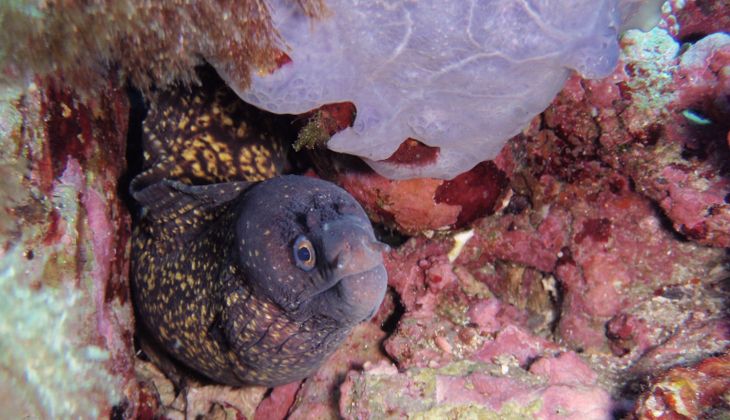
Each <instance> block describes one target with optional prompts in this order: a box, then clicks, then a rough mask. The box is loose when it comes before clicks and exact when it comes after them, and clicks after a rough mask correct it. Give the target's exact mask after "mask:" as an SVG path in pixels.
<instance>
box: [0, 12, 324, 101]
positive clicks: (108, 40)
mask: <svg viewBox="0 0 730 420" xmlns="http://www.w3.org/2000/svg"><path fill="white" fill-rule="evenodd" d="M291 3H292V5H293V6H294V7H296V8H298V10H301V11H302V13H304V15H306V16H308V17H316V16H320V15H322V14H323V12H324V5H323V2H322V1H321V0H298V1H295V0H292V1H291ZM0 25H1V26H2V27H3V31H2V32H0V68H2V69H3V73H2V75H0V80H4V81H8V80H10V81H16V80H20V81H21V83H22V81H24V80H25V79H26V78H27V77H28V75H27V74H26V73H25V72H26V71H27V70H32V71H33V72H34V73H36V74H41V75H45V74H53V75H61V77H62V78H63V80H64V81H65V83H66V84H67V85H69V86H72V87H74V88H76V89H78V90H79V91H80V92H81V93H83V94H92V93H93V92H94V90H95V89H97V88H100V87H102V86H103V85H104V84H105V81H106V80H107V77H109V75H110V74H111V75H112V76H113V77H119V80H124V79H125V78H129V79H131V81H132V83H133V84H134V85H135V86H137V87H138V88H145V89H146V88H149V87H150V86H151V85H154V84H156V85H167V84H170V83H171V82H174V81H179V80H182V81H187V82H189V81H191V80H193V79H194V78H195V72H194V66H196V65H198V64H201V63H202V58H203V57H205V58H206V59H208V60H215V61H216V62H219V63H221V66H222V67H223V68H224V69H226V71H227V72H228V73H229V74H230V75H231V77H234V78H235V79H236V81H237V82H238V83H240V84H243V85H245V84H247V83H248V80H249V73H250V72H251V71H258V70H260V69H270V68H273V67H275V63H276V59H277V58H278V56H279V54H280V51H281V42H280V39H279V38H278V36H277V34H276V32H275V31H274V30H273V28H272V26H271V20H270V16H269V11H268V7H267V5H266V3H265V2H264V1H263V0H245V1H235V2H226V1H215V2H207V1H190V2H183V3H180V2H148V1H141V0H92V1H60V0H51V1H45V0H43V1H40V0H23V1H3V2H2V3H0ZM92 96H93V95H92Z"/></svg>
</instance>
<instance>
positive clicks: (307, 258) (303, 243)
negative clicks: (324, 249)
mask: <svg viewBox="0 0 730 420" xmlns="http://www.w3.org/2000/svg"><path fill="white" fill-rule="evenodd" d="M294 261H295V262H296V264H297V267H299V268H301V269H302V270H304V271H309V270H311V269H313V268H314V263H315V262H316V256H315V254H314V245H312V242H310V240H309V239H307V237H306V236H304V235H302V236H300V237H298V238H297V240H296V241H294Z"/></svg>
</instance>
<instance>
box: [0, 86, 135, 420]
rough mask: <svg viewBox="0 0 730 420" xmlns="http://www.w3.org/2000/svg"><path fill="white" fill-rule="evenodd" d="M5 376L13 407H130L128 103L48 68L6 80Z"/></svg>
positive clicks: (92, 410)
mask: <svg viewBox="0 0 730 420" xmlns="http://www.w3.org/2000/svg"><path fill="white" fill-rule="evenodd" d="M0 109H1V111H0V114H1V115H2V117H1V118H2V123H1V126H2V136H0V142H2V148H0V150H2V152H0V154H1V157H0V161H2V167H3V173H4V174H5V175H6V177H4V181H3V188H2V190H1V191H0V194H2V200H1V201H2V209H1V210H0V219H1V220H2V223H1V225H2V231H1V232H0V233H1V237H0V267H2V268H1V269H0V270H1V273H2V274H0V288H2V304H1V305H0V307H1V308H2V309H1V310H0V311H2V316H0V318H1V319H2V325H1V326H0V329H1V330H2V334H0V348H1V349H2V357H1V358H0V365H1V366H2V369H0V372H2V374H0V376H2V378H1V379H0V383H2V388H3V389H2V394H3V401H2V405H3V412H4V413H5V414H7V415H9V416H10V417H13V414H17V416H18V417H26V416H30V417H39V418H41V417H99V416H107V415H109V414H110V413H111V412H112V407H113V406H115V408H114V410H115V412H119V413H120V414H121V413H127V414H131V413H133V412H134V407H133V406H132V405H130V401H135V400H136V398H137V396H136V393H137V385H136V381H135V380H134V372H133V361H134V359H133V355H134V351H133V348H132V311H131V305H130V302H129V290H128V286H127V282H126V274H127V259H128V238H129V230H130V226H129V218H128V214H127V212H126V210H125V208H124V206H123V205H122V204H121V202H120V200H119V197H118V196H117V194H116V185H117V181H118V179H119V177H120V176H121V172H122V170H123V169H124V159H123V158H122V159H120V156H124V145H125V140H126V139H125V136H126V125H127V117H128V112H129V108H128V103H127V99H126V95H125V93H124V91H123V90H120V89H118V88H114V87H113V86H107V87H105V88H104V89H103V90H102V91H100V92H99V96H98V97H96V98H95V100H94V101H89V102H82V101H80V100H78V98H77V97H76V95H75V94H74V92H73V91H72V90H69V89H68V88H66V87H64V86H61V85H58V84H56V83H54V82H52V81H49V80H47V79H37V82H35V83H31V84H30V85H29V86H28V87H27V88H26V89H25V90H20V89H12V88H5V89H4V90H3V98H2V102H1V103H0Z"/></svg>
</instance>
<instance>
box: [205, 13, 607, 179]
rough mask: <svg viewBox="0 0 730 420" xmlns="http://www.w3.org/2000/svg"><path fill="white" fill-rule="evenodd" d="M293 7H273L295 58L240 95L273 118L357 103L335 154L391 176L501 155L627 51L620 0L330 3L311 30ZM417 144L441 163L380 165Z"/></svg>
mask: <svg viewBox="0 0 730 420" xmlns="http://www.w3.org/2000/svg"><path fill="white" fill-rule="evenodd" d="M295 4H296V2H294V1H291V0H272V1H271V2H270V7H271V11H272V14H273V16H274V22H275V25H276V27H277V28H278V29H279V31H280V33H281V35H282V36H283V38H284V40H285V42H286V45H287V46H288V47H289V48H290V50H289V51H287V53H288V55H289V56H290V58H291V59H292V62H291V63H288V64H286V65H284V66H282V67H281V68H280V69H278V70H277V71H276V72H274V73H273V74H271V75H268V76H255V77H254V79H253V83H252V85H251V87H250V88H249V89H247V90H241V89H238V90H237V93H238V94H239V95H240V96H241V98H243V99H244V100H245V101H247V102H250V103H251V104H253V105H256V106H258V107H260V108H263V109H266V110H268V111H272V112H276V113H293V114H298V113H302V112H306V111H309V110H312V109H314V108H317V107H319V106H321V105H323V104H326V103H332V102H343V101H351V102H353V103H354V104H355V106H356V107H357V118H356V120H355V123H354V126H353V127H352V128H348V129H346V130H344V131H342V132H340V133H337V134H336V135H335V136H334V137H333V138H332V139H331V140H330V141H329V143H328V147H329V148H330V149H332V150H335V151H338V152H343V153H349V154H354V155H358V156H361V157H363V158H365V160H366V161H367V162H368V164H370V165H371V166H372V167H373V168H374V169H375V170H376V171H378V172H379V173H381V174H382V175H384V176H387V177H390V178H412V177H435V178H453V177H454V176H456V175H458V174H459V173H462V172H464V171H467V170H469V169H471V168H472V167H473V166H474V165H476V164H477V163H479V162H481V161H483V160H487V159H490V158H493V157H494V156H495V155H497V153H499V151H500V150H501V149H502V146H503V145H504V143H505V142H506V140H507V139H509V138H510V137H511V136H513V135H515V134H517V133H518V132H519V131H520V130H521V129H522V128H523V127H524V126H525V125H526V124H527V123H528V122H529V121H530V119H531V118H532V117H534V116H535V115H537V114H538V113H540V112H541V111H543V110H544V109H545V108H546V107H547V106H548V105H549V103H550V101H551V100H552V99H553V97H554V96H555V94H556V93H557V92H558V91H559V90H560V89H561V88H562V86H563V84H564V82H565V80H566V79H567V77H568V76H569V74H570V71H571V70H573V69H574V70H577V71H578V72H580V73H581V74H582V75H583V76H585V77H588V78H599V77H603V76H606V75H608V74H609V73H610V72H611V71H612V69H613V67H614V65H615V64H616V60H617V57H618V53H619V49H618V44H617V32H618V30H619V27H620V26H621V25H620V22H619V19H620V16H619V10H618V8H617V0H448V1H447V0H329V1H328V2H327V5H328V7H329V9H330V11H331V15H330V16H329V17H328V18H326V19H325V20H323V21H314V22H313V21H311V20H310V19H308V18H307V17H306V16H304V15H303V14H301V13H300V12H299V9H298V8H297V7H296V6H295ZM219 70H221V69H219ZM222 76H223V77H224V78H226V75H225V74H222ZM229 81H230V80H229ZM232 87H233V88H234V89H236V86H232ZM409 137H410V138H414V139H417V140H420V141H421V142H423V143H425V144H427V145H430V146H436V147H439V148H440V152H439V154H438V158H437V159H436V161H435V162H433V163H431V164H429V165H426V166H415V165H402V164H400V165H398V164H392V163H387V162H378V161H381V160H383V159H386V158H388V157H389V156H390V155H391V154H393V152H395V150H396V149H397V148H398V146H399V145H400V144H401V142H403V141H404V140H405V139H407V138H409Z"/></svg>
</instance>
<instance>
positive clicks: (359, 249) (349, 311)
mask: <svg viewBox="0 0 730 420" xmlns="http://www.w3.org/2000/svg"><path fill="white" fill-rule="evenodd" d="M321 235H322V236H321V252H322V257H323V258H324V270H323V271H324V276H325V278H326V279H327V281H326V283H325V284H322V285H320V287H318V288H317V289H316V290H312V289H310V293H311V294H310V295H309V296H308V297H307V298H305V299H304V301H306V302H307V304H306V306H307V307H308V309H304V308H302V307H300V309H303V312H309V314H310V315H313V314H317V313H318V314H321V315H324V316H326V317H329V318H331V319H333V320H335V321H336V322H337V323H338V324H341V325H354V324H357V323H359V322H361V321H363V320H366V319H369V318H370V317H372V316H373V315H374V314H375V312H376V311H377V310H378V308H379V307H380V304H381V302H382V301H383V298H384V296H385V291H386V289H387V284H388V275H387V272H386V270H385V266H384V265H383V252H387V251H389V249H390V247H388V246H387V245H385V244H383V243H381V242H379V241H378V240H376V239H375V235H374V233H373V230H372V226H371V225H370V222H369V221H368V220H367V219H364V220H363V218H359V217H354V216H344V217H342V218H340V219H337V220H335V221H332V222H329V223H327V224H325V225H324V226H323V227H322V231H321ZM297 312H298V311H297ZM301 315H303V316H305V317H306V316H307V315H304V313H302V314H301ZM297 318H299V317H298V316H297Z"/></svg>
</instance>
